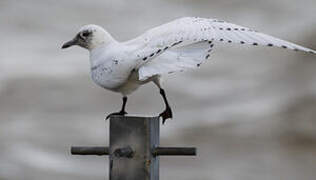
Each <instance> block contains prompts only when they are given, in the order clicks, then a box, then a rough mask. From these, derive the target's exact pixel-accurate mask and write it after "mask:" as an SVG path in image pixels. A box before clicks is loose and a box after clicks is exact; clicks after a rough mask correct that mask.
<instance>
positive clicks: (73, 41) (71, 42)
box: [61, 38, 77, 49]
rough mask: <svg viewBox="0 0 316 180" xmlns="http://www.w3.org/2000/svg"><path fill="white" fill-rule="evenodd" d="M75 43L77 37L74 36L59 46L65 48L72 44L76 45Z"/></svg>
mask: <svg viewBox="0 0 316 180" xmlns="http://www.w3.org/2000/svg"><path fill="white" fill-rule="evenodd" d="M76 44H77V39H76V38H74V39H73V40H70V41H68V42H66V43H64V44H63V46H62V47H61V48H62V49H66V48H69V47H70V46H73V45H76Z"/></svg>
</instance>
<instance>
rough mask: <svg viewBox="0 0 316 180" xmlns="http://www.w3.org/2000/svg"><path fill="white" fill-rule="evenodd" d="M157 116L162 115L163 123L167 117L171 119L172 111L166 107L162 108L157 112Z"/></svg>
mask: <svg viewBox="0 0 316 180" xmlns="http://www.w3.org/2000/svg"><path fill="white" fill-rule="evenodd" d="M159 117H162V124H165V122H166V120H167V119H169V118H170V119H172V111H171V109H170V108H168V107H167V108H166V110H164V112H162V113H160V114H159Z"/></svg>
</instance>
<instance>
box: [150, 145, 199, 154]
mask: <svg viewBox="0 0 316 180" xmlns="http://www.w3.org/2000/svg"><path fill="white" fill-rule="evenodd" d="M152 154H153V155H154V156H196V148H195V147H156V148H154V149H153V151H152Z"/></svg>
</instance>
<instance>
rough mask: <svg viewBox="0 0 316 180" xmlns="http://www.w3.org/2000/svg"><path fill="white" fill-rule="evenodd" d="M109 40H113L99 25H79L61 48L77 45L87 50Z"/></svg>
mask: <svg viewBox="0 0 316 180" xmlns="http://www.w3.org/2000/svg"><path fill="white" fill-rule="evenodd" d="M111 41H113V38H112V37H111V35H110V34H109V33H108V32H107V31H105V30H104V29H103V28H102V27H101V26H98V25H94V24H90V25H85V26H83V27H81V28H80V29H79V32H78V33H77V34H76V36H75V37H74V38H73V39H72V40H70V41H68V42H66V43H64V44H63V46H62V49H65V48H68V47H70V46H73V45H78V46H80V47H83V48H86V49H88V50H92V49H94V48H95V47H98V46H100V45H102V44H106V43H110V42H111Z"/></svg>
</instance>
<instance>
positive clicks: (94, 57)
mask: <svg viewBox="0 0 316 180" xmlns="http://www.w3.org/2000/svg"><path fill="white" fill-rule="evenodd" d="M116 45H118V42H117V41H115V40H114V39H113V41H111V42H108V43H102V44H100V45H98V46H96V47H95V48H93V49H91V50H89V53H90V65H91V67H92V66H96V65H99V64H101V63H103V62H104V61H106V60H107V58H106V57H109V56H110V54H111V52H112V51H111V49H113V47H114V46H116Z"/></svg>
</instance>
